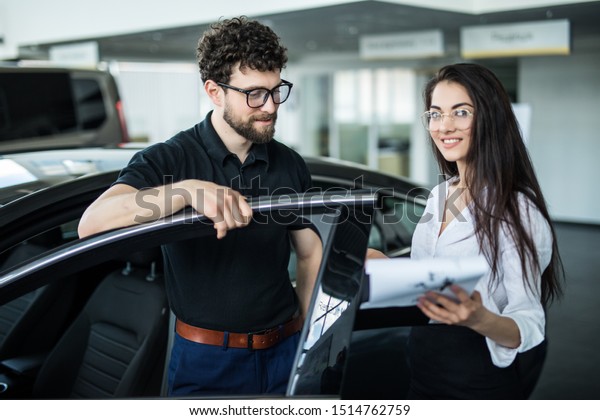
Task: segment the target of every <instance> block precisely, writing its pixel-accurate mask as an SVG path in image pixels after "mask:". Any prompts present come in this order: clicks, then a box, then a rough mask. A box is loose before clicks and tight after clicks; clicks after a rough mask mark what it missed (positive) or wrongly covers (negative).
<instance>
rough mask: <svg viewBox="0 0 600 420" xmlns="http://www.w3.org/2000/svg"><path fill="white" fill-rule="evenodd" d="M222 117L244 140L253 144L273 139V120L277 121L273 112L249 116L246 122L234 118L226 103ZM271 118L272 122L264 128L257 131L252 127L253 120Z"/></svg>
mask: <svg viewBox="0 0 600 420" xmlns="http://www.w3.org/2000/svg"><path fill="white" fill-rule="evenodd" d="M223 119H224V120H225V122H226V123H227V124H229V126H230V127H231V128H233V130H234V131H235V132H236V133H238V134H239V135H240V136H242V137H244V138H245V139H246V140H248V141H250V142H252V143H254V144H264V143H268V142H270V141H271V140H272V139H273V136H274V135H275V122H276V121H277V113H274V114H263V115H262V116H251V117H250V119H249V120H248V121H247V122H244V121H241V120H239V119H238V120H236V119H235V118H234V117H233V115H232V112H231V109H230V108H229V107H228V106H227V105H226V106H225V110H224V112H223ZM261 119H262V120H266V119H271V120H272V121H273V123H272V124H271V125H270V126H268V127H265V129H264V130H262V131H259V130H257V129H255V128H254V126H253V123H254V121H259V120H261Z"/></svg>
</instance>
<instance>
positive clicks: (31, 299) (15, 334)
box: [0, 228, 74, 360]
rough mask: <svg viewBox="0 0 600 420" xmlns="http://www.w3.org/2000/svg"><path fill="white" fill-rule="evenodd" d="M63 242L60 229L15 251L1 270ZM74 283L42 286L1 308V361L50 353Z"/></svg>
mask: <svg viewBox="0 0 600 420" xmlns="http://www.w3.org/2000/svg"><path fill="white" fill-rule="evenodd" d="M61 242H62V235H61V231H60V229H59V228H57V229H52V230H49V231H47V232H44V233H42V234H41V235H38V236H36V237H34V238H31V239H29V240H27V241H25V242H22V243H20V244H18V245H17V246H15V247H14V248H12V249H11V250H10V251H9V252H8V254H7V255H6V256H5V257H4V259H3V260H2V262H1V263H0V271H3V270H4V269H7V268H9V267H13V266H16V265H17V264H19V263H22V262H24V261H26V260H28V259H30V258H33V257H36V256H38V255H40V254H41V253H43V252H45V251H47V250H49V249H50V248H52V247H54V246H57V245H59V244H60V243H61ZM73 289H74V288H73V284H72V283H70V282H69V281H67V280H65V281H62V282H54V283H52V284H48V285H46V286H42V287H40V288H38V289H36V290H34V291H32V292H30V293H27V294H25V295H23V296H20V297H18V298H16V299H14V300H12V301H10V302H8V303H6V304H4V305H1V306H0V360H5V359H8V358H11V357H16V356H23V355H27V356H31V355H41V354H44V353H46V352H48V351H49V350H50V349H51V348H52V346H53V345H54V344H55V343H56V341H57V340H58V338H59V337H60V332H61V331H63V330H64V327H65V325H66V322H67V321H66V320H67V316H68V311H69V308H70V304H71V302H72V301H73V296H74V291H73Z"/></svg>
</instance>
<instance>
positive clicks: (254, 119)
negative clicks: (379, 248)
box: [79, 17, 322, 396]
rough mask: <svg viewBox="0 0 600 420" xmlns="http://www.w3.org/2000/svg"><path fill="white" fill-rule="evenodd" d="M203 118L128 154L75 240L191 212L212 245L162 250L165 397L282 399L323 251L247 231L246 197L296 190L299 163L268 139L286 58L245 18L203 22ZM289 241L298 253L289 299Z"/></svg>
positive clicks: (299, 237) (288, 237) (283, 89)
mask: <svg viewBox="0 0 600 420" xmlns="http://www.w3.org/2000/svg"><path fill="white" fill-rule="evenodd" d="M197 57H198V64H199V67H200V74H201V78H202V81H203V83H204V90H205V92H206V94H207V95H208V96H209V98H210V99H211V101H212V102H213V104H214V110H213V111H211V112H210V113H209V114H208V115H207V116H206V118H205V119H204V120H203V121H202V122H200V123H199V124H197V125H196V126H194V127H193V128H191V129H188V130H186V131H182V132H180V133H179V134H177V135H175V136H174V137H173V138H171V139H170V140H168V141H166V142H164V143H158V144H155V145H152V146H150V147H148V148H146V149H145V150H143V151H141V152H139V153H137V154H136V155H135V156H134V157H133V158H132V160H131V162H130V163H129V165H128V166H127V167H126V168H124V169H123V170H122V172H121V174H120V175H119V178H118V179H117V181H116V182H115V183H114V184H113V185H112V186H111V187H110V188H109V189H108V190H107V191H106V192H105V193H104V194H102V195H101V196H100V197H99V198H98V199H97V200H96V201H95V202H94V203H93V204H92V205H91V206H90V207H89V208H88V209H87V210H86V212H85V214H84V215H83V217H82V219H81V222H80V225H79V234H80V236H82V237H83V236H87V235H91V234H94V233H96V232H101V231H104V230H108V229H112V228H116V227H122V226H128V225H132V224H136V223H140V222H144V221H150V220H155V219H158V218H160V217H164V216H168V215H170V214H173V213H175V212H177V211H179V210H181V209H182V208H184V207H186V206H191V207H193V208H194V209H196V210H197V211H198V212H199V213H203V214H205V215H206V216H207V217H208V218H210V219H211V220H212V221H213V222H214V227H215V229H216V231H217V234H216V237H215V238H208V239H206V238H204V239H201V240H186V241H180V242H178V243H174V244H168V245H164V246H163V254H164V261H165V274H166V287H167V294H168V298H169V304H170V306H171V309H172V311H173V313H174V314H175V316H176V318H177V323H176V332H177V334H176V335H175V340H174V345H173V350H172V353H171V361H170V366H169V394H170V395H173V396H182V395H191V394H193V395H217V394H259V393H284V392H285V390H286V386H287V381H288V378H289V375H290V370H291V367H292V362H293V359H294V357H295V352H296V347H297V343H298V336H299V333H298V332H299V330H300V328H301V324H302V320H303V316H304V315H305V314H306V310H307V308H308V305H309V300H310V297H311V294H312V289H313V285H314V281H315V278H316V275H317V271H318V267H319V264H320V259H321V255H322V252H321V251H322V246H321V243H320V240H319V239H318V237H317V235H316V234H315V233H314V232H312V231H311V230H310V229H299V230H289V229H287V228H286V227H285V226H280V225H277V224H267V225H263V224H260V226H258V225H257V226H256V228H254V229H236V230H232V229H235V228H243V227H244V226H246V225H248V224H249V223H251V219H252V210H251V208H250V206H249V205H248V203H247V202H246V199H245V197H246V196H258V195H268V194H273V193H278V192H285V193H290V192H295V193H301V192H303V191H306V190H307V189H308V188H310V186H311V179H310V174H309V172H308V169H307V167H306V165H305V163H304V161H303V160H302V158H301V157H300V156H299V155H298V154H297V153H296V152H294V151H293V150H291V149H290V148H288V147H286V146H284V145H282V144H281V143H279V142H277V141H275V140H273V135H274V132H275V121H276V119H277V110H278V107H279V105H280V104H281V103H283V102H285V100H286V99H287V98H288V96H289V93H290V90H291V88H292V84H291V83H289V82H286V81H284V80H282V79H281V70H282V69H283V68H284V67H285V64H286V62H287V56H286V49H285V48H284V47H283V46H282V45H281V44H280V41H279V38H278V37H277V35H276V34H275V33H273V31H272V30H271V29H270V28H268V27H266V26H264V25H262V24H260V23H259V22H256V21H250V20H248V19H247V18H245V17H241V18H234V19H230V20H223V21H221V22H218V23H215V24H213V25H212V27H211V29H209V30H208V31H207V32H206V33H205V34H204V35H203V37H202V38H201V39H200V41H199V43H198V49H197ZM290 242H291V243H292V245H293V246H294V248H295V250H296V253H297V256H298V267H297V273H298V274H297V280H296V283H297V286H296V290H295V291H294V289H293V287H292V285H291V283H290V281H289V275H288V271H287V265H288V261H289V251H290Z"/></svg>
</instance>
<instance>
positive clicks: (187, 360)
mask: <svg viewBox="0 0 600 420" xmlns="http://www.w3.org/2000/svg"><path fill="white" fill-rule="evenodd" d="M299 338H300V333H296V334H294V335H292V336H291V337H288V338H286V339H285V340H283V341H282V342H281V343H279V344H277V345H275V346H273V347H271V348H268V349H264V350H248V349H237V348H227V347H224V346H211V345H207V344H198V343H195V342H193V341H189V340H186V339H185V338H183V337H181V336H180V335H179V334H177V333H175V340H174V342H173V349H172V351H171V361H170V363H169V389H168V394H169V396H174V397H179V396H188V395H197V396H216V395H224V396H227V395H240V394H242V395H257V394H280V395H283V394H285V392H286V389H287V384H288V380H289V377H290V373H291V369H292V365H293V362H294V358H295V356H296V349H297V347H298V342H299Z"/></svg>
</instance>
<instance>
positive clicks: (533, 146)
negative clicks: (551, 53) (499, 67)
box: [519, 53, 600, 223]
mask: <svg viewBox="0 0 600 420" xmlns="http://www.w3.org/2000/svg"><path fill="white" fill-rule="evenodd" d="M598 69H600V53H587V54H577V53H575V54H573V55H572V56H569V57H539V58H524V59H522V60H521V62H520V68H519V92H520V94H519V102H523V103H529V104H531V109H532V115H531V133H530V138H529V143H528V144H529V149H530V153H531V157H532V160H533V163H534V166H535V168H536V171H537V175H538V179H539V181H540V184H541V186H542V190H543V192H544V194H545V197H546V200H547V201H548V204H549V207H550V213H551V215H552V217H553V218H554V219H557V220H563V221H575V222H590V223H600V187H599V186H598V184H599V180H598V177H597V176H598V173H597V171H598V166H599V165H598V162H599V161H600V140H599V139H598V127H599V122H600V114H599V112H600V77H599V74H600V73H599V70H598Z"/></svg>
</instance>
